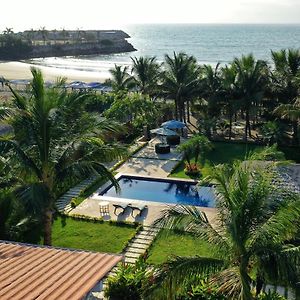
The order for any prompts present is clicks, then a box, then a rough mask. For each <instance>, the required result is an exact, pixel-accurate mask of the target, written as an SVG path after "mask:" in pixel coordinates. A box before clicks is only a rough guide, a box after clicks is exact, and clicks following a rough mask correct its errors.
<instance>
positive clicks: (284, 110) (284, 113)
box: [274, 98, 300, 145]
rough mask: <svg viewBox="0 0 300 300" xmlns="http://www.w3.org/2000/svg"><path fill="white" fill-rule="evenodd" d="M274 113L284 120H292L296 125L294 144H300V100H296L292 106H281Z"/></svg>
mask: <svg viewBox="0 0 300 300" xmlns="http://www.w3.org/2000/svg"><path fill="white" fill-rule="evenodd" d="M274 113H275V114H277V115H279V116H281V117H282V118H283V119H288V120H290V121H291V122H292V123H293V125H294V132H293V136H294V142H295V144H296V145H297V144H298V142H299V141H298V127H299V120H300V98H298V99H296V100H295V102H294V103H292V104H281V105H279V106H278V107H277V108H276V109H275V110H274Z"/></svg>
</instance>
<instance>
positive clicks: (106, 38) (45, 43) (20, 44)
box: [0, 30, 136, 60]
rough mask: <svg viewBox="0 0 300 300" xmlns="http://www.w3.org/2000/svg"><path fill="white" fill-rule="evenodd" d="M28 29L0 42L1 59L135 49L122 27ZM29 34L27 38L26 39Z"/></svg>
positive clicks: (106, 52)
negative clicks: (111, 28)
mask: <svg viewBox="0 0 300 300" xmlns="http://www.w3.org/2000/svg"><path fill="white" fill-rule="evenodd" d="M29 33H30V32H29V31H25V32H23V33H19V34H15V35H14V36H11V37H9V38H8V37H7V36H6V37H5V38H6V39H7V41H8V42H6V43H5V39H4V40H2V43H1V45H0V60H19V59H29V58H39V57H60V56H77V55H93V54H113V53H123V52H132V51H136V49H135V48H134V47H133V46H132V45H131V44H130V43H129V42H128V41H127V38H129V37H130V36H129V35H128V34H127V33H125V32H124V31H122V30H110V31H103V30H88V31H68V32H67V34H66V33H64V32H62V31H55V32H54V31H51V32H50V31H49V32H48V33H47V36H46V35H45V34H44V35H43V34H42V33H41V32H38V31H36V32H33V33H32V32H31V37H30V39H29V36H30V35H29ZM25 37H27V40H26V39H25Z"/></svg>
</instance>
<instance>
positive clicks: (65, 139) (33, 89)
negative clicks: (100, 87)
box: [0, 68, 126, 245]
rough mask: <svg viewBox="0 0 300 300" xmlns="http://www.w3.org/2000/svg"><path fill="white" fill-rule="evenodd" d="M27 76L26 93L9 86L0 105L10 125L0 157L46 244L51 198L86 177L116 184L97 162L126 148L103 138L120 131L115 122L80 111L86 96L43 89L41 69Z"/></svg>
mask: <svg viewBox="0 0 300 300" xmlns="http://www.w3.org/2000/svg"><path fill="white" fill-rule="evenodd" d="M32 75H33V80H32V82H31V86H30V93H29V94H28V95H27V96H26V95H21V94H18V93H17V92H16V91H15V90H14V89H13V88H12V87H10V86H9V87H10V89H11V92H12V93H13V95H14V99H13V102H12V104H11V106H10V107H4V108H1V109H0V112H1V119H2V120H5V121H6V122H8V124H10V125H11V126H12V127H13V129H14V133H13V134H10V135H8V136H2V137H1V139H0V157H1V159H4V160H6V161H7V164H8V165H9V167H10V174H12V175H13V177H14V178H15V179H16V180H17V183H16V184H15V185H13V187H12V188H13V195H14V197H15V198H16V199H17V200H18V201H19V203H20V205H22V206H23V207H24V210H25V211H27V212H28V215H29V216H31V217H33V218H34V219H36V220H37V221H38V222H40V223H41V224H42V226H43V234H44V243H45V244H46V245H51V244H52V219H53V214H54V212H55V201H56V199H57V198H58V197H59V196H60V194H61V193H62V192H63V191H64V190H65V189H66V187H69V186H72V185H74V183H76V182H78V180H82V179H83V178H86V177H88V176H91V175H96V176H100V177H103V178H107V179H108V180H110V181H111V182H112V183H113V184H114V185H115V186H116V187H117V186H118V184H117V182H116V180H115V178H114V176H113V174H112V173H111V172H110V171H109V170H108V169H107V168H105V167H104V165H103V163H104V162H108V161H112V160H114V159H118V158H122V157H123V155H124V154H125V153H126V151H125V148H122V147H121V146H120V145H118V144H115V143H113V142H110V143H107V142H106V140H107V139H106V137H107V136H108V135H114V134H117V133H118V132H120V131H121V127H120V126H118V125H117V124H115V123H113V122H112V121H110V122H109V123H108V122H107V121H106V120H100V121H99V120H97V119H95V118H94V117H93V115H91V114H87V113H85V111H84V102H85V99H86V98H87V97H88V95H86V94H82V93H67V92H66V91H65V90H63V89H59V88H55V87H54V88H51V89H47V88H45V87H44V80H43V76H42V73H41V71H39V70H37V69H35V68H33V69H32ZM70 120H72V121H71V122H70Z"/></svg>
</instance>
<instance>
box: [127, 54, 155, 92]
mask: <svg viewBox="0 0 300 300" xmlns="http://www.w3.org/2000/svg"><path fill="white" fill-rule="evenodd" d="M131 60H132V63H133V65H132V70H131V73H132V74H133V79H134V81H135V85H136V87H137V89H138V90H139V91H140V92H141V93H142V94H147V95H150V96H153V95H155V94H156V93H158V83H159V80H160V77H161V68H160V67H161V65H160V64H159V63H158V62H157V61H156V58H155V57H132V58H131Z"/></svg>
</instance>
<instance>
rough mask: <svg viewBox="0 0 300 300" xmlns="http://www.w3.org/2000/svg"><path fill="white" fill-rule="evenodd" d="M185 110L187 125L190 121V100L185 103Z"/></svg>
mask: <svg viewBox="0 0 300 300" xmlns="http://www.w3.org/2000/svg"><path fill="white" fill-rule="evenodd" d="M186 108H187V121H188V122H189V123H191V119H190V113H191V112H190V100H187V102H186Z"/></svg>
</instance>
